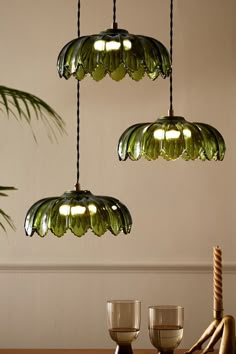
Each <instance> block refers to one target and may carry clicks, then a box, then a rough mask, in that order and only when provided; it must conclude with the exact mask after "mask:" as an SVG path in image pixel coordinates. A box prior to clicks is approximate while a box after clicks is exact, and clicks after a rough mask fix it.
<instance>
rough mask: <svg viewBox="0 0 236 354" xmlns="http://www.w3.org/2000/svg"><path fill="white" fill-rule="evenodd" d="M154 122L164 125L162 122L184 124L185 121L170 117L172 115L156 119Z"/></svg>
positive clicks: (177, 117) (180, 118)
mask: <svg viewBox="0 0 236 354" xmlns="http://www.w3.org/2000/svg"><path fill="white" fill-rule="evenodd" d="M156 122H158V123H164V122H166V123H167V122H170V123H186V122H187V121H186V119H185V118H184V117H182V116H174V115H173V116H172V115H168V116H164V117H161V118H158V119H157V120H156Z"/></svg>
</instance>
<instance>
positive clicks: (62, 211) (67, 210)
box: [59, 205, 70, 216]
mask: <svg viewBox="0 0 236 354" xmlns="http://www.w3.org/2000/svg"><path fill="white" fill-rule="evenodd" d="M59 213H60V214H61V215H64V216H68V215H70V206H69V205H61V206H60V208H59Z"/></svg>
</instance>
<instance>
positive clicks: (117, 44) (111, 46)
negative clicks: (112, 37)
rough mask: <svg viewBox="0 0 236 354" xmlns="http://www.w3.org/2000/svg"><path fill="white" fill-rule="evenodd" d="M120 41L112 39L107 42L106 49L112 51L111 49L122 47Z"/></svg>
mask: <svg viewBox="0 0 236 354" xmlns="http://www.w3.org/2000/svg"><path fill="white" fill-rule="evenodd" d="M120 46H121V44H120V42H116V41H110V42H106V51H108V52H110V51H111V50H118V49H120Z"/></svg>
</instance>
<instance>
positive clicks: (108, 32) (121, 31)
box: [99, 27, 129, 36]
mask: <svg viewBox="0 0 236 354" xmlns="http://www.w3.org/2000/svg"><path fill="white" fill-rule="evenodd" d="M114 34H126V35H127V34H129V32H128V31H127V30H125V29H123V28H118V27H116V28H114V27H113V28H107V29H106V30H105V31H102V32H100V33H99V35H108V36H109V35H114Z"/></svg>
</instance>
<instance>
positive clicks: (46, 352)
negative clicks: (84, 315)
mask: <svg viewBox="0 0 236 354" xmlns="http://www.w3.org/2000/svg"><path fill="white" fill-rule="evenodd" d="M185 350H186V349H176V350H175V354H184V353H185ZM133 351H134V354H157V352H156V350H155V349H134V350H133ZM198 353H199V352H198ZM214 353H215V354H216V353H218V351H215V352H214ZM214 353H212V354H214ZM0 354H114V349H0Z"/></svg>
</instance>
